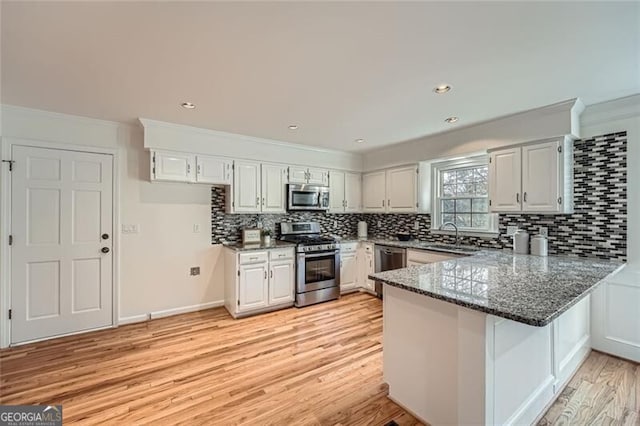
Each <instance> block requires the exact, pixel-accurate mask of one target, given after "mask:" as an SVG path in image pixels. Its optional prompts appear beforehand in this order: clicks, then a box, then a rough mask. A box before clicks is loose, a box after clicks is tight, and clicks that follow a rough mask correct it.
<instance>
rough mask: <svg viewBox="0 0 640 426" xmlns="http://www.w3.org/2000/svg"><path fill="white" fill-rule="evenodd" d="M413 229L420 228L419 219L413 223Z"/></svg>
mask: <svg viewBox="0 0 640 426" xmlns="http://www.w3.org/2000/svg"><path fill="white" fill-rule="evenodd" d="M413 229H414V230H416V231H418V230H419V229H420V221H418V220H416V221H415V222H414V223H413Z"/></svg>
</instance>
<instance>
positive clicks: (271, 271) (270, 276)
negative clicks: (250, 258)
mask: <svg viewBox="0 0 640 426" xmlns="http://www.w3.org/2000/svg"><path fill="white" fill-rule="evenodd" d="M269 278H273V269H272V270H270V271H269Z"/></svg>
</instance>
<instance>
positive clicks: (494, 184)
mask: <svg viewBox="0 0 640 426" xmlns="http://www.w3.org/2000/svg"><path fill="white" fill-rule="evenodd" d="M490 155H491V156H490V162H489V200H490V201H489V204H490V209H491V211H492V212H496V213H501V212H531V213H571V212H572V211H573V141H571V139H569V138H556V139H549V140H545V141H540V142H536V143H531V144H526V145H522V146H518V147H510V148H505V149H497V150H494V151H491V153H490Z"/></svg>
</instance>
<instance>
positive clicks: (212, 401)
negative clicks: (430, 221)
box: [0, 294, 640, 425]
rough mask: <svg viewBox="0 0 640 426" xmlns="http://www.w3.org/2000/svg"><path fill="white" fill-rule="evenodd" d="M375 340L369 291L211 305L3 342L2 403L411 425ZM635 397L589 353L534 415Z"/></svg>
mask: <svg viewBox="0 0 640 426" xmlns="http://www.w3.org/2000/svg"><path fill="white" fill-rule="evenodd" d="M381 341H382V306H381V302H380V301H379V300H378V299H376V298H374V297H371V296H369V295H365V294H353V295H348V296H345V297H343V298H341V299H340V300H339V301H335V302H329V303H325V304H322V305H316V306H311V307H307V308H304V309H287V310H284V311H279V312H275V313H270V314H265V315H260V316H256V317H252V318H246V319H242V320H233V319H232V318H231V317H230V316H229V315H228V314H227V313H226V311H225V310H224V309H222V308H218V309H211V310H207V311H202V312H196V313H191V314H184V315H179V316H175V317H170V318H163V319H158V320H154V321H150V322H146V323H141V324H133V325H128V326H123V327H120V328H118V329H113V330H105V331H98V332H93V333H88V334H84V335H79V336H72V337H65V338H61V339H55V340H50V341H48V342H42V343H36V344H31V345H26V346H21V347H17V348H11V349H6V350H3V351H0V402H1V403H3V404H37V403H43V404H53V403H56V404H63V413H64V419H65V424H73V423H78V424H80V423H82V424H98V423H100V424H141V423H150V422H155V423H158V424H180V423H186V424H215V425H226V424H241V423H245V424H252V425H263V424H283V425H290V424H321V425H336V424H342V425H347V424H353V425H385V424H387V423H388V422H390V421H391V420H394V421H395V422H397V423H398V424H399V425H413V424H419V423H418V422H417V421H416V419H415V418H413V417H412V416H411V415H409V414H408V413H406V412H405V411H404V410H402V408H400V407H399V406H397V405H396V404H394V403H393V402H391V401H390V400H389V399H388V398H387V397H386V393H387V389H386V387H385V386H384V384H383V383H382V344H381ZM639 404H640V367H638V365H637V364H633V363H629V362H626V361H622V360H619V359H617V358H613V357H609V356H606V355H603V354H599V353H596V352H594V353H592V355H591V356H590V357H589V359H588V360H587V362H586V363H585V364H584V366H583V367H582V368H581V369H580V371H579V372H578V374H577V375H576V376H575V377H574V378H573V380H572V381H571V382H570V383H569V385H568V386H567V388H566V389H565V391H564V392H563V393H562V395H561V396H560V398H559V400H558V401H557V402H556V403H555V404H554V406H553V407H552V408H551V409H550V410H549V412H548V413H547V414H546V416H545V418H544V419H543V420H542V421H541V424H542V425H547V424H609V423H611V424H623V422H625V423H626V424H634V422H636V423H635V424H638V421H639V420H638V418H639V416H638V409H639V408H640V406H639ZM602 413H604V414H602Z"/></svg>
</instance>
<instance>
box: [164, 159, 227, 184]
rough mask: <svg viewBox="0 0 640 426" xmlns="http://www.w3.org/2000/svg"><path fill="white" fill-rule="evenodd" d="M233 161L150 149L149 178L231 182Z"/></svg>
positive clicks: (194, 181) (207, 182)
mask: <svg viewBox="0 0 640 426" xmlns="http://www.w3.org/2000/svg"><path fill="white" fill-rule="evenodd" d="M232 167H233V161H232V160H229V159H227V158H220V157H212V156H209V155H195V154H188V153H184V152H172V151H152V152H151V180H155V181H165V182H188V183H205V184H209V185H229V184H231V169H232Z"/></svg>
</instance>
